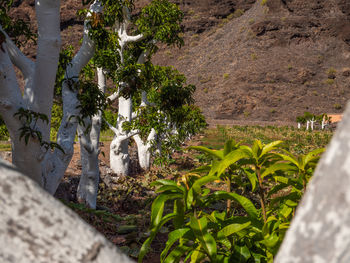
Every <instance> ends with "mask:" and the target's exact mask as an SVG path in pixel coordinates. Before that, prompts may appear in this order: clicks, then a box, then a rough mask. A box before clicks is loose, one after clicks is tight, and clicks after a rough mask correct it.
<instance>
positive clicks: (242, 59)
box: [13, 0, 350, 121]
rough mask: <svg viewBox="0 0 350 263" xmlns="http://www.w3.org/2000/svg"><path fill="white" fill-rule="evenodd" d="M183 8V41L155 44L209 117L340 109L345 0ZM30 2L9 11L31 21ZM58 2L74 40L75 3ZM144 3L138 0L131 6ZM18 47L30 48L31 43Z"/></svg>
mask: <svg viewBox="0 0 350 263" xmlns="http://www.w3.org/2000/svg"><path fill="white" fill-rule="evenodd" d="M173 1H174V2H175V3H177V4H179V6H180V8H181V9H182V10H183V11H184V12H185V19H184V29H185V43H186V44H185V46H184V47H183V48H182V49H181V50H169V49H163V50H161V51H160V53H159V54H158V55H157V56H156V58H155V59H154V62H155V63H159V64H162V65H174V66H175V67H176V68H178V69H179V70H180V71H182V72H183V73H184V74H185V75H186V76H187V78H188V81H189V82H190V83H192V84H195V85H196V86H197V91H196V94H195V99H196V103H197V104H198V105H199V106H200V107H201V108H202V110H203V112H204V114H205V115H206V116H207V117H208V118H211V119H228V120H260V121H268V120H269V121H271V120H272V121H273V120H280V121H294V120H295V117H296V116H297V115H299V114H303V112H304V111H310V112H312V113H315V114H320V113H337V112H342V110H343V108H344V106H345V103H346V101H347V99H349V98H350V2H349V1H348V0H308V1H305V0H256V1H255V0H173ZM33 2H34V1H33V0H22V1H21V0H18V1H17V6H18V7H17V8H16V10H15V11H14V13H13V14H14V15H15V16H21V17H26V18H27V19H28V20H31V21H34V12H33V10H32V8H33V7H32V6H33ZM61 2H62V30H63V32H62V38H63V41H64V43H71V44H73V45H75V46H78V40H79V38H80V36H81V27H82V21H77V20H76V19H75V11H76V10H77V9H78V8H80V3H81V1H77V0H64V1H61ZM147 2H149V0H140V1H139V2H138V5H137V6H138V7H139V6H142V5H144V4H145V3H147ZM25 50H26V52H27V53H28V54H34V52H33V46H27V47H26V49H25Z"/></svg>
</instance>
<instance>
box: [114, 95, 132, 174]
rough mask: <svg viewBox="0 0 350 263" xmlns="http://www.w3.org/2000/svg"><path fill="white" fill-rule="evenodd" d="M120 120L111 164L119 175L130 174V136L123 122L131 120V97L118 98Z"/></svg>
mask: <svg viewBox="0 0 350 263" xmlns="http://www.w3.org/2000/svg"><path fill="white" fill-rule="evenodd" d="M118 102H119V107H118V122H117V133H116V134H115V136H114V138H113V140H112V142H111V145H110V165H111V169H112V170H113V172H114V173H116V174H118V175H128V174H129V165H130V156H129V138H130V136H128V134H127V132H126V131H124V130H123V123H124V122H125V121H130V120H131V114H132V100H131V98H127V99H126V98H124V97H123V96H121V97H119V99H118Z"/></svg>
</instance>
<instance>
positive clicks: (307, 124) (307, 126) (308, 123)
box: [306, 121, 310, 131]
mask: <svg viewBox="0 0 350 263" xmlns="http://www.w3.org/2000/svg"><path fill="white" fill-rule="evenodd" d="M309 128H310V121H306V130H307V131H308V130H309Z"/></svg>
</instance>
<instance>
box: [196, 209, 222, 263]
mask: <svg viewBox="0 0 350 263" xmlns="http://www.w3.org/2000/svg"><path fill="white" fill-rule="evenodd" d="M190 227H191V228H192V230H193V232H194V234H195V236H196V237H197V238H198V240H199V242H200V243H201V245H202V247H203V249H204V250H205V252H206V253H207V255H208V256H209V258H210V260H211V262H215V261H216V253H217V248H216V242H215V239H214V237H213V236H212V235H211V234H210V233H209V232H208V225H207V218H206V217H202V218H200V219H197V218H195V217H194V216H191V219H190Z"/></svg>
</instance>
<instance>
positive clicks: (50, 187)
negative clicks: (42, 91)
mask: <svg viewBox="0 0 350 263" xmlns="http://www.w3.org/2000/svg"><path fill="white" fill-rule="evenodd" d="M90 11H91V12H95V13H99V12H102V6H101V5H100V2H99V1H95V2H94V3H93V4H92V5H91V6H90ZM90 15H91V14H90ZM88 33H89V28H88V25H87V21H85V24H84V35H83V43H82V46H81V48H80V49H79V52H78V53H77V54H76V55H75V56H74V58H73V60H72V61H71V63H69V64H68V66H67V70H66V74H65V78H66V79H67V81H64V82H63V86H62V100H63V118H62V122H61V125H60V128H59V130H58V133H57V143H58V144H59V145H60V146H61V147H62V148H63V149H64V153H62V152H61V151H60V150H58V149H55V151H54V153H53V154H50V155H46V156H45V157H46V160H45V164H44V167H43V170H44V173H45V175H46V176H45V183H44V188H45V189H46V190H47V191H48V192H49V193H51V194H54V193H55V192H56V190H57V187H58V185H59V183H60V182H61V179H62V177H63V175H64V172H65V171H66V169H67V167H68V165H69V163H70V161H71V159H72V156H73V152H74V146H73V144H74V138H75V134H76V131H77V126H78V122H77V120H76V118H75V117H74V116H78V115H79V112H80V110H79V108H77V106H78V105H79V100H78V98H77V94H78V92H77V91H76V90H74V89H72V87H71V86H72V84H74V82H77V81H78V76H79V74H80V71H81V70H82V68H83V67H85V66H86V64H87V63H88V62H89V61H90V59H91V58H92V57H93V55H94V52H95V44H94V42H93V41H92V40H91V39H90V38H89V36H88Z"/></svg>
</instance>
